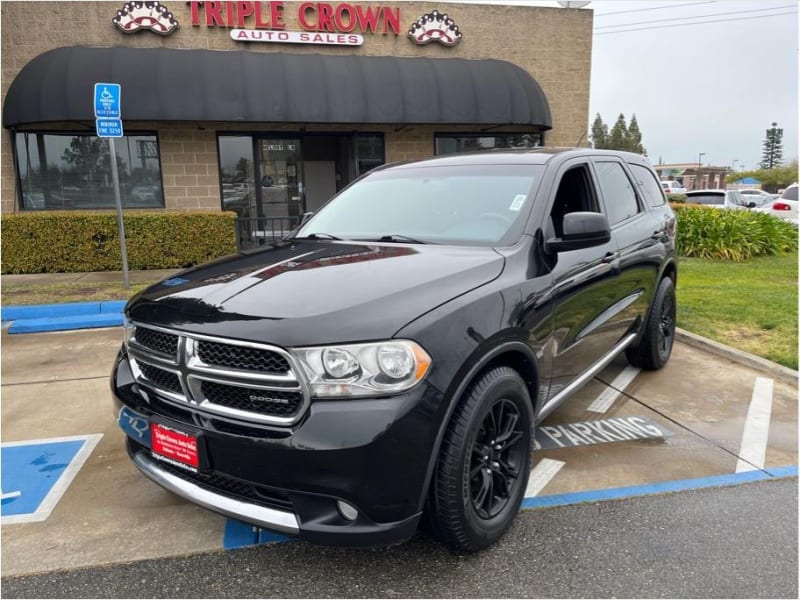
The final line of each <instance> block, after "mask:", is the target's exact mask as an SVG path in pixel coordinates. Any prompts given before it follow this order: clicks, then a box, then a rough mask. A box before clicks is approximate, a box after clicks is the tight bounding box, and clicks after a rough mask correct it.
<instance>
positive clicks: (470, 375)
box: [419, 340, 540, 510]
mask: <svg viewBox="0 0 800 600" xmlns="http://www.w3.org/2000/svg"><path fill="white" fill-rule="evenodd" d="M466 365H469V366H466ZM497 366H507V367H510V368H512V369H514V370H515V371H516V372H517V373H518V374H519V375H520V377H522V379H523V381H524V382H525V385H526V387H527V388H528V394H529V396H530V400H531V410H532V411H533V414H534V418H535V415H536V409H537V405H538V399H539V383H540V378H539V377H540V376H539V368H538V362H537V360H536V356H535V354H534V352H533V350H532V349H531V347H530V346H528V345H527V344H526V343H524V342H522V341H520V340H510V341H505V342H502V343H500V344H498V345H496V346H494V347H492V348H491V349H490V350H488V351H485V352H483V354H481V355H479V356H478V357H477V359H475V358H474V355H473V357H471V359H470V360H467V361H466V363H465V367H463V368H462V369H461V370H459V373H458V374H457V375H456V377H454V378H453V384H452V385H451V386H450V387H449V388H448V390H447V392H446V393H445V402H447V404H448V406H447V412H446V414H445V416H444V418H443V419H442V421H441V423H440V424H439V431H438V432H437V435H436V440H435V442H434V445H433V448H432V451H431V456H430V458H429V460H428V467H427V472H426V474H425V484H424V486H423V493H422V495H421V498H420V502H419V510H422V509H423V508H424V506H425V501H426V499H427V497H428V495H429V492H430V486H431V483H432V481H433V473H434V470H435V467H436V461H437V460H438V456H439V452H440V450H441V446H442V440H443V439H444V434H445V431H446V430H447V425H448V423H449V422H450V419H451V417H452V416H453V411H455V409H456V406H458V403H459V402H460V401H461V398H462V397H463V396H464V393H465V392H466V391H467V390H468V389H469V387H470V385H471V384H472V382H473V381H475V380H476V379H477V378H478V377H479V376H480V375H481V374H482V373H483V372H484V371H486V370H487V369H491V368H493V367H497Z"/></svg>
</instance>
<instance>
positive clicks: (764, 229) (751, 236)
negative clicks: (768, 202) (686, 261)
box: [672, 204, 797, 262]
mask: <svg viewBox="0 0 800 600" xmlns="http://www.w3.org/2000/svg"><path fill="white" fill-rule="evenodd" d="M672 209H673V210H674V211H675V214H676V215H677V217H678V253H679V254H680V255H681V256H688V257H696V258H719V259H725V260H732V261H735V262H740V261H743V260H747V259H749V258H752V257H754V256H764V255H776V254H786V253H788V252H792V251H794V250H797V226H795V225H793V224H792V223H789V222H788V221H784V220H782V219H778V218H777V217H773V216H772V215H769V214H767V213H762V212H756V211H752V210H723V209H717V208H710V207H706V206H698V205H691V204H673V205H672Z"/></svg>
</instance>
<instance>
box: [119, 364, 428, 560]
mask: <svg viewBox="0 0 800 600" xmlns="http://www.w3.org/2000/svg"><path fill="white" fill-rule="evenodd" d="M111 387H112V392H113V396H114V400H115V405H116V413H117V415H120V416H121V415H122V411H123V408H124V407H127V409H128V410H127V413H130V411H134V414H138V415H140V416H141V417H144V418H145V419H146V420H147V422H148V423H149V422H157V423H160V424H162V425H166V426H167V427H173V428H175V429H177V430H180V431H185V432H189V433H191V434H193V435H196V436H198V440H200V443H199V444H198V446H199V447H201V452H202V454H203V460H202V464H201V469H200V470H199V472H197V473H189V472H187V471H186V470H184V469H181V468H180V467H177V466H173V465H172V464H167V463H164V462H162V461H160V460H156V459H154V458H153V453H152V452H151V449H150V445H149V441H148V440H145V439H142V438H141V435H140V434H139V433H138V432H137V431H136V430H131V429H130V428H125V427H123V429H124V430H125V431H126V433H127V434H128V451H129V454H130V455H131V458H132V460H133V462H134V464H135V465H136V466H137V468H138V469H139V470H140V471H141V472H142V473H143V474H144V475H146V476H147V477H148V478H150V479H152V480H153V481H155V482H156V483H157V484H159V485H161V486H162V487H164V488H166V489H168V490H170V491H172V492H174V493H176V494H177V495H179V496H182V497H184V498H186V499H187V500H190V501H191V502H194V503H196V504H198V505H200V506H203V507H205V508H208V509H211V510H214V511H216V512H219V513H222V514H225V515H227V516H230V517H233V518H236V519H239V520H242V521H246V522H249V523H252V524H254V525H257V526H259V527H263V528H265V529H270V530H273V531H277V532H280V533H284V534H289V535H293V536H297V537H299V538H301V539H305V540H307V541H310V542H314V543H320V544H330V545H352V546H358V545H386V544H393V543H399V542H402V541H405V540H406V539H408V538H410V537H411V536H412V535H413V534H414V531H415V530H416V528H417V524H418V521H419V519H420V516H421V508H422V505H423V500H424V495H425V483H426V475H427V473H428V467H429V465H430V461H431V457H432V455H433V453H434V447H435V439H436V435H437V433H438V423H440V422H441V419H442V418H443V411H444V406H443V402H442V395H441V393H440V392H439V391H438V390H437V389H436V388H434V387H433V386H431V385H429V384H427V383H426V382H422V383H421V384H420V385H418V386H416V387H415V388H414V389H412V390H410V391H409V392H407V393H405V394H400V395H397V396H394V397H391V398H380V399H378V398H375V399H359V400H336V401H331V400H319V401H314V402H312V403H311V405H310V407H309V408H308V410H307V411H306V413H305V415H304V416H303V418H302V419H301V420H300V421H299V422H298V423H296V424H295V425H293V426H291V427H280V426H266V425H255V424H253V423H243V422H237V421H233V420H229V419H221V418H219V416H217V415H209V414H204V413H202V412H200V411H198V410H197V409H196V407H191V406H189V405H186V404H185V403H184V404H182V403H176V402H175V401H174V400H170V399H168V398H163V397H159V396H158V395H157V394H154V393H153V392H152V391H148V392H147V397H148V398H149V400H145V399H144V398H143V396H142V394H141V390H140V389H139V388H138V386H137V384H136V383H135V382H134V380H133V377H132V375H131V372H130V367H129V365H128V361H127V358H126V356H125V354H124V352H120V355H119V357H118V360H117V362H116V365H115V368H114V372H113V374H112V381H111ZM148 426H149V425H148ZM147 437H148V438H149V434H148V436H147ZM337 501H343V502H345V503H347V504H349V505H351V506H352V507H355V508H356V509H357V511H358V516H357V517H356V518H355V519H354V520H350V519H347V518H345V517H344V516H343V515H342V514H341V513H340V511H339V509H338V508H337Z"/></svg>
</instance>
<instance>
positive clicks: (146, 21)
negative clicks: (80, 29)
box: [111, 1, 178, 35]
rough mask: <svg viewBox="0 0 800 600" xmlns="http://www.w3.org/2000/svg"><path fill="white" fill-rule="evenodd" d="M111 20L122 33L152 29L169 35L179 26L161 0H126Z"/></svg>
mask: <svg viewBox="0 0 800 600" xmlns="http://www.w3.org/2000/svg"><path fill="white" fill-rule="evenodd" d="M111 22H112V23H113V24H114V26H115V27H116V28H117V29H119V30H120V31H121V32H122V33H136V32H137V31H152V32H153V33H157V34H158V35H169V34H170V33H172V32H173V31H175V30H176V29H177V28H178V21H177V20H176V19H175V15H173V14H172V13H171V12H170V10H169V9H168V8H167V7H166V6H164V5H163V4H161V3H159V2H141V1H139V2H126V3H125V4H123V5H122V8H120V9H119V10H118V11H117V14H116V16H114V18H113V19H111Z"/></svg>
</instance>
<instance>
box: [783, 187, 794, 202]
mask: <svg viewBox="0 0 800 600" xmlns="http://www.w3.org/2000/svg"><path fill="white" fill-rule="evenodd" d="M781 199H783V200H797V186H796V185H795V186H791V187H788V188H786V191H784V192H783V195H782V196H781Z"/></svg>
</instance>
